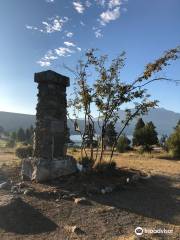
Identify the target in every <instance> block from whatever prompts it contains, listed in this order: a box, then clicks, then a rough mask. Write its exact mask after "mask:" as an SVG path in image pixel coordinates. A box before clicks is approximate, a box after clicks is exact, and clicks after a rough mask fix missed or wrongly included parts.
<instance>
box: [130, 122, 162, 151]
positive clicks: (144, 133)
mask: <svg viewBox="0 0 180 240" xmlns="http://www.w3.org/2000/svg"><path fill="white" fill-rule="evenodd" d="M155 129H156V127H155V126H154V124H153V122H148V123H147V124H145V123H144V122H143V120H142V119H141V118H140V119H139V120H138V122H137V124H136V127H135V130H134V134H133V145H134V146H141V147H142V149H141V150H142V151H145V152H150V151H151V150H152V145H155V144H158V137H157V132H156V130H155Z"/></svg>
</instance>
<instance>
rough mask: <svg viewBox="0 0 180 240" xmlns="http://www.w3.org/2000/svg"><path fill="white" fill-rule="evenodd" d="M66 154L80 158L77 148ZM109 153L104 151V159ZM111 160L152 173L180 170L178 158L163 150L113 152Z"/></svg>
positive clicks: (168, 172) (175, 173)
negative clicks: (142, 152)
mask: <svg viewBox="0 0 180 240" xmlns="http://www.w3.org/2000/svg"><path fill="white" fill-rule="evenodd" d="M68 154H69V155H72V156H73V157H75V158H76V159H79V158H80V150H79V149H76V150H74V149H69V150H68ZM109 155H110V152H109V151H106V152H105V155H104V161H108V160H109ZM113 160H114V161H115V162H116V163H117V166H118V167H120V168H134V169H137V170H143V171H147V172H151V173H153V174H162V175H164V174H165V175H178V174H179V172H180V159H176V160H173V159H171V158H170V156H169V155H168V154H167V153H166V152H164V151H159V152H156V151H154V152H152V153H144V154H140V153H139V152H137V151H130V152H127V153H117V152H115V154H114V157H113Z"/></svg>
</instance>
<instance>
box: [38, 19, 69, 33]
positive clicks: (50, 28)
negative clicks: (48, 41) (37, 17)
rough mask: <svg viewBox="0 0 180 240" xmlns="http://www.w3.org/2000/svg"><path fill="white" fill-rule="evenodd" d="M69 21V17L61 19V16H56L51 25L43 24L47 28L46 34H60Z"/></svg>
mask: <svg viewBox="0 0 180 240" xmlns="http://www.w3.org/2000/svg"><path fill="white" fill-rule="evenodd" d="M67 21H68V18H67V17H64V18H60V17H59V16H56V17H55V18H54V19H53V20H52V22H51V23H48V22H42V24H43V25H44V27H45V32H46V33H53V32H56V31H57V32H60V31H61V30H62V27H63V25H64V23H66V22H67Z"/></svg>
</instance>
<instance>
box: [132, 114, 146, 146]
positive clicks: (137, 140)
mask: <svg viewBox="0 0 180 240" xmlns="http://www.w3.org/2000/svg"><path fill="white" fill-rule="evenodd" d="M144 126H145V123H144V121H143V120H142V118H139V119H138V121H137V123H136V126H135V129H134V133H133V146H140V145H142V143H143V142H142V138H141V135H142V129H143V128H144Z"/></svg>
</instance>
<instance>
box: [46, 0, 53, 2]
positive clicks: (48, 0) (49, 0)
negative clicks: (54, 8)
mask: <svg viewBox="0 0 180 240" xmlns="http://www.w3.org/2000/svg"><path fill="white" fill-rule="evenodd" d="M46 2H48V3H53V2H54V0H46Z"/></svg>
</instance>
